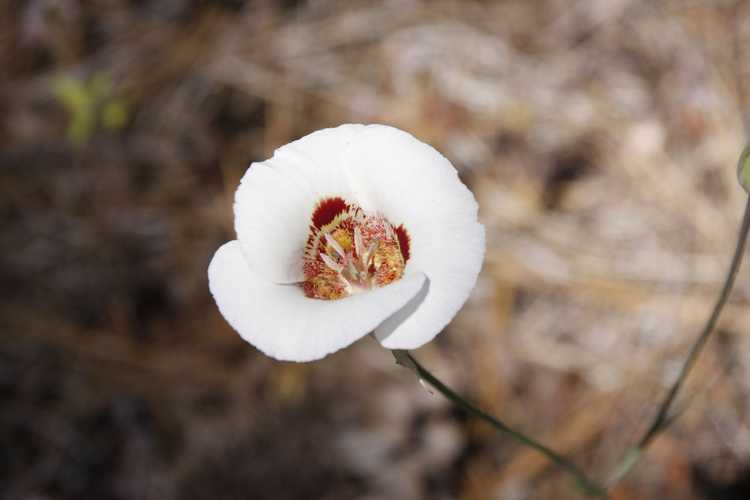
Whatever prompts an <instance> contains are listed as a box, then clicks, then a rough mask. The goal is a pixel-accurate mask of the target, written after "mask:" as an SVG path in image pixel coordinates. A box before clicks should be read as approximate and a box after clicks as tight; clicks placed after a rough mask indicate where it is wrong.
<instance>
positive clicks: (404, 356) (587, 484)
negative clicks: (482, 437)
mask: <svg viewBox="0 0 750 500" xmlns="http://www.w3.org/2000/svg"><path fill="white" fill-rule="evenodd" d="M392 352H393V356H394V357H395V358H396V362H397V363H398V364H400V365H401V366H404V367H406V368H409V369H410V370H412V371H414V372H415V373H416V374H417V377H419V379H420V380H422V381H424V382H426V383H428V384H430V386H432V387H434V388H435V390H437V391H438V392H439V393H441V394H442V395H443V396H445V397H446V398H447V399H448V400H450V401H451V402H453V403H455V404H456V405H458V406H460V407H461V408H463V409H464V410H466V411H467V412H468V413H470V414H472V415H474V416H475V417H478V418H480V419H482V420H484V421H485V422H487V423H488V424H490V425H491V426H492V427H494V428H495V429H497V430H499V431H501V432H505V433H506V434H509V435H510V436H511V437H513V438H515V439H516V440H517V441H519V442H520V443H522V444H524V445H526V446H528V447H530V448H533V449H534V450H536V451H538V452H539V453H541V454H542V455H544V456H545V457H547V458H548V459H550V460H551V461H553V462H554V463H556V464H557V465H559V466H560V467H562V468H563V469H564V470H566V471H567V472H568V473H570V474H571V475H572V476H573V477H574V478H575V480H576V482H577V483H578V485H579V486H580V487H581V488H582V489H583V491H584V492H585V493H586V494H587V495H589V496H597V497H606V496H607V493H606V491H605V489H604V488H603V487H602V486H600V485H598V484H597V483H595V482H594V481H592V480H591V479H589V478H588V477H587V476H586V474H585V473H584V472H583V471H582V470H581V469H579V468H578V467H577V466H576V465H575V464H574V463H573V462H571V461H570V460H568V459H566V458H565V457H563V456H562V455H560V454H559V453H557V452H555V451H553V450H551V449H549V448H547V447H546V446H544V445H543V444H541V443H539V442H537V441H535V440H534V439H532V438H530V437H528V436H526V435H525V434H522V433H521V432H519V431H516V430H514V429H512V428H510V427H508V426H507V425H506V424H504V423H503V422H501V421H499V420H498V419H496V418H495V417H493V416H492V415H490V414H489V413H486V412H484V411H483V410H481V409H479V408H477V407H476V406H474V405H473V404H471V403H470V402H468V401H467V400H465V399H464V398H462V397H461V396H459V395H458V394H456V393H455V392H453V390H451V389H450V388H449V387H448V386H446V385H445V384H444V383H442V382H441V381H440V380H438V378H437V377H435V376H434V375H433V374H432V373H430V372H429V371H428V370H427V369H426V368H424V367H423V366H422V365H420V364H419V362H418V361H417V360H416V359H414V357H413V356H412V355H411V354H410V353H409V351H403V350H394V351H392Z"/></svg>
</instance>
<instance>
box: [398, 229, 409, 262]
mask: <svg viewBox="0 0 750 500" xmlns="http://www.w3.org/2000/svg"><path fill="white" fill-rule="evenodd" d="M395 231H396V237H397V238H398V246H399V247H400V248H401V255H403V256H404V262H406V261H407V260H409V255H410V253H409V233H408V232H407V231H406V228H405V227H404V225H403V224H401V225H400V226H398V227H397V228H395Z"/></svg>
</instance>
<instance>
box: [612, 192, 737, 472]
mask: <svg viewBox="0 0 750 500" xmlns="http://www.w3.org/2000/svg"><path fill="white" fill-rule="evenodd" d="M748 230H750V199H748V202H747V204H746V205H745V214H744V216H743V217H742V225H741V226H740V231H739V236H738V237H737V246H736V247H735V250H734V257H733V258H732V263H731V264H730V266H729V270H728V271H727V275H726V278H725V280H724V286H723V288H722V289H721V293H720V294H719V297H718V299H717V300H716V304H715V305H714V308H713V311H711V315H710V316H709V318H708V321H706V324H705V326H704V327H703V330H702V331H701V333H700V335H699V336H698V338H697V339H696V340H695V342H693V345H692V346H690V351H689V352H688V355H687V358H686V359H685V363H684V364H683V365H682V369H681V370H680V374H679V375H678V377H677V380H675V381H674V383H673V384H672V387H670V388H669V392H667V394H666V396H665V397H664V400H663V401H662V403H661V405H660V407H659V411H658V413H657V414H656V417H655V418H654V420H653V422H651V425H650V426H649V427H648V429H647V430H646V432H644V433H643V436H642V437H641V439H640V440H639V441H638V444H637V445H636V446H635V447H634V448H631V449H630V450H629V451H628V453H627V454H626V455H625V458H624V459H623V461H622V463H621V464H620V466H619V467H618V468H617V469H616V470H615V473H614V475H613V476H612V478H611V479H610V481H609V483H608V484H609V486H610V487H612V486H614V485H615V484H617V483H618V482H619V481H620V480H621V479H622V478H623V477H625V475H627V473H628V472H629V471H630V469H632V468H633V466H634V465H635V464H636V463H637V462H638V459H639V458H640V456H641V455H642V454H643V451H644V450H645V449H646V448H647V447H648V445H649V444H650V443H651V442H652V441H653V440H654V438H655V437H656V436H658V435H659V434H660V433H661V432H662V431H664V430H665V429H666V428H667V427H668V426H669V425H670V424H671V423H672V422H674V420H675V419H676V416H670V415H669V410H670V409H671V408H672V404H673V403H674V400H675V398H676V397H677V393H678V392H679V391H680V388H681V387H682V385H683V384H684V383H685V380H686V379H687V377H688V375H689V374H690V370H692V368H693V366H694V365H695V362H696V361H697V360H698V357H699V356H700V353H701V351H702V350H703V347H704V346H705V345H706V343H707V342H708V339H709V338H710V337H711V333H713V331H714V329H715V328H716V322H717V321H718V320H719V315H720V314H721V311H722V310H723V309H724V306H725V305H726V303H727V300H728V299H729V294H730V292H731V291H732V288H733V287H734V282H735V279H736V278H737V273H738V271H739V270H740V265H741V264H742V258H743V256H744V254H745V244H746V243H747V235H748Z"/></svg>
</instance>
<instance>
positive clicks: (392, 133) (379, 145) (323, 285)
mask: <svg viewBox="0 0 750 500" xmlns="http://www.w3.org/2000/svg"><path fill="white" fill-rule="evenodd" d="M234 213H235V229H236V231H237V240H235V241H230V242H229V243H226V244H224V245H223V246H222V247H221V248H219V250H218V251H217V252H216V254H215V255H214V257H213V260H212V261H211V264H210V265H209V268H208V277H209V287H210V289H211V293H212V294H213V296H214V299H215V300H216V303H217V305H218V306H219V310H220V311H221V313H222V314H223V315H224V317H225V318H226V320H227V321H228V322H229V324H230V325H232V327H233V328H234V329H235V330H237V332H239V334H240V335H241V336H242V337H243V338H244V339H245V340H247V341H248V342H250V343H251V344H253V345H254V346H255V347H257V348H258V349H260V350H261V351H263V352H264V353H265V354H267V355H269V356H272V357H274V358H277V359H280V360H290V361H311V360H314V359H320V358H322V357H324V356H326V355H327V354H329V353H332V352H334V351H337V350H338V349H341V348H343V347H346V346H348V345H349V344H351V343H352V342H354V341H355V340H357V339H359V338H360V337H362V336H364V335H367V334H368V333H370V332H373V333H374V335H375V337H376V338H377V339H378V340H379V341H380V343H381V344H382V345H383V346H384V347H386V348H388V349H414V348H416V347H419V346H421V345H422V344H424V343H426V342H429V341H430V340H432V338H434V337H435V336H436V335H437V334H438V333H439V332H440V331H441V330H442V329H443V328H444V327H445V325H446V324H447V323H448V322H449V321H450V320H451V319H452V318H453V316H454V315H455V314H456V313H457V312H458V310H459V309H460V308H461V306H462V305H463V303H464V302H465V301H466V299H467V298H468V296H469V293H470V291H471V289H472V287H473V286H474V283H475V282H476V279H477V274H478V273H479V269H480V267H481V265H482V259H483V258H484V227H483V226H482V225H481V224H479V222H478V221H477V203H476V200H475V199H474V196H473V195H472V194H471V192H470V191H469V190H468V189H467V188H466V186H464V185H463V184H462V183H461V181H460V180H459V178H458V175H457V174H456V170H455V169H454V168H453V166H452V165H451V164H450V162H449V161H448V160H447V159H445V158H444V157H443V156H442V155H441V154H440V153H438V152H437V151H436V150H435V149H433V148H432V147H430V146H428V145H427V144H424V143H422V142H420V141H418V140H417V139H415V138H414V137H413V136H411V135H410V134H408V133H406V132H403V131H401V130H398V129H395V128H392V127H386V126H383V125H368V126H364V125H342V126H340V127H337V128H331V129H325V130H319V131H317V132H314V133H312V134H310V135H307V136H305V137H303V138H302V139H299V140H297V141H294V142H292V143H290V144H287V145H286V146H283V147H281V148H279V149H277V150H276V152H275V153H274V155H273V157H272V158H271V159H269V160H266V161H264V162H260V163H253V164H252V165H251V166H250V168H249V169H248V171H247V173H246V174H245V176H244V177H243V179H242V182H241V183H240V187H239V188H238V189H237V193H236V196H235V204H234Z"/></svg>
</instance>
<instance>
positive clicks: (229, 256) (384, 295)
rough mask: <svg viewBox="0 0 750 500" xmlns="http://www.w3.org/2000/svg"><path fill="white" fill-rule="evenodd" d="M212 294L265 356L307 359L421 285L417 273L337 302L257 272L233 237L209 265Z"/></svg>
mask: <svg viewBox="0 0 750 500" xmlns="http://www.w3.org/2000/svg"><path fill="white" fill-rule="evenodd" d="M208 280H209V288H210V289H211V293H212V294H213V296H214V300H216V304H217V305H218V306H219V311H221V314H222V315H223V316H224V318H226V320H227V321H228V322H229V324H230V325H232V327H233V328H234V329H235V330H237V332H238V333H239V334H240V335H241V336H242V338H244V339H245V340H247V341H248V342H250V343H251V344H253V345H254V346H255V347H257V348H258V349H260V350H261V351H263V352H264V353H265V354H267V355H268V356H271V357H273V358H276V359H279V360H284V361H311V360H315V359H320V358H322V357H324V356H325V355H327V354H330V353H332V352H334V351H337V350H339V349H341V348H343V347H346V346H348V345H349V344H351V343H352V342H354V341H355V340H357V339H359V338H361V337H362V336H364V335H367V334H368V333H369V332H371V331H373V330H374V329H375V328H376V327H377V326H378V325H379V324H380V323H381V322H383V320H385V319H386V318H388V317H389V316H391V315H392V314H393V313H394V312H396V311H398V310H399V309H400V308H401V307H402V306H404V304H406V303H407V302H409V300H410V299H411V298H412V297H414V296H415V295H417V294H418V293H419V291H420V289H422V288H423V286H424V285H425V276H424V275H423V274H415V275H412V276H410V277H409V278H404V279H401V280H399V281H397V282H395V283H393V284H391V285H388V286H386V287H383V288H378V289H375V290H372V291H370V292H367V293H360V294H356V295H352V296H349V297H346V298H343V299H340V300H316V299H310V298H307V297H305V295H304V294H303V293H302V290H301V289H300V288H299V287H298V286H296V285H280V284H274V283H271V282H269V281H266V280H265V279H263V278H262V277H260V276H258V275H257V273H256V272H255V267H254V266H253V267H252V268H251V266H249V265H248V263H247V261H246V260H245V258H244V255H243V253H242V251H241V249H240V244H239V243H238V242H237V241H230V242H229V243H225V244H224V245H223V246H222V247H221V248H219V250H217V252H216V254H215V255H214V257H213V259H212V260H211V264H210V265H209V266H208Z"/></svg>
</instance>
